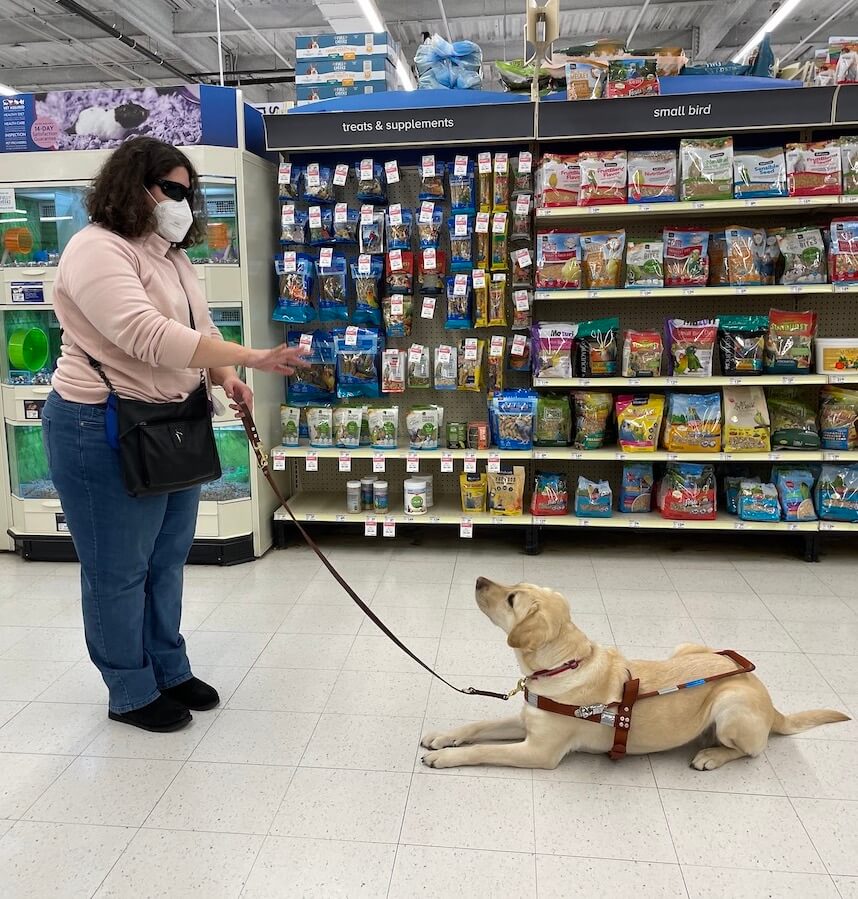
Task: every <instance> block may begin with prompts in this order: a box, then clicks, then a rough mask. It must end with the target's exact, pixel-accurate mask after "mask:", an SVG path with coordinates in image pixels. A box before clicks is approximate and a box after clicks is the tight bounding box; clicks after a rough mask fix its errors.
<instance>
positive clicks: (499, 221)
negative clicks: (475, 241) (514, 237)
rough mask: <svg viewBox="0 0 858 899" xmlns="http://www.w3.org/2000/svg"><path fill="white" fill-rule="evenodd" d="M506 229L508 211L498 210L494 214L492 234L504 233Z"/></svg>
mask: <svg viewBox="0 0 858 899" xmlns="http://www.w3.org/2000/svg"><path fill="white" fill-rule="evenodd" d="M504 231H506V213H505V212H496V213H495V214H494V215H493V216H492V234H503V233H504Z"/></svg>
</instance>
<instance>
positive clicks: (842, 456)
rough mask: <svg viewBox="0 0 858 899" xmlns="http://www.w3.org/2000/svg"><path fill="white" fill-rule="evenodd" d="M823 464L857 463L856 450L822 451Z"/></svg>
mask: <svg viewBox="0 0 858 899" xmlns="http://www.w3.org/2000/svg"><path fill="white" fill-rule="evenodd" d="M822 459H823V461H824V462H858V450H823V451H822Z"/></svg>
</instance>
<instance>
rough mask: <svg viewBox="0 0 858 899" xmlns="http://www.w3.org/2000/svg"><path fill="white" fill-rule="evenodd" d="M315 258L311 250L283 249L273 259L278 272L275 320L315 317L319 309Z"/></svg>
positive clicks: (307, 320) (301, 321)
mask: <svg viewBox="0 0 858 899" xmlns="http://www.w3.org/2000/svg"><path fill="white" fill-rule="evenodd" d="M315 267H316V265H315V260H314V259H313V257H312V256H311V255H310V254H309V253H289V252H286V253H282V254H281V255H280V256H278V258H277V259H276V260H275V262H274V270H275V272H276V274H277V281H278V292H277V306H276V307H275V309H274V313H273V315H272V316H271V317H272V318H273V319H274V321H276V322H295V323H299V324H303V323H304V322H310V321H313V319H314V318H315V317H316V310H315V309H314V308H313V304H312V302H311V301H310V296H311V295H312V293H313V282H314V280H315V279H314V271H315Z"/></svg>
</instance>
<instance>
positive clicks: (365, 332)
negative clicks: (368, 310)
mask: <svg viewBox="0 0 858 899" xmlns="http://www.w3.org/2000/svg"><path fill="white" fill-rule="evenodd" d="M382 349H383V346H382V341H381V337H380V335H379V333H378V331H375V330H372V329H369V328H337V329H336V330H335V331H334V350H335V352H336V357H337V396H338V397H339V398H340V399H350V398H351V397H368V398H375V397H377V396H379V395H380V389H379V382H378V357H379V354H380V352H381V350H382Z"/></svg>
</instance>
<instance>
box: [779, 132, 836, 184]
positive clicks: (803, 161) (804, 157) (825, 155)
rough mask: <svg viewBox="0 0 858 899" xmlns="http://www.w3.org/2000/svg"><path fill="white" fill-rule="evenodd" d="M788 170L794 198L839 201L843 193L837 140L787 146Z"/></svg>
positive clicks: (788, 182)
mask: <svg viewBox="0 0 858 899" xmlns="http://www.w3.org/2000/svg"><path fill="white" fill-rule="evenodd" d="M786 170H787V187H788V189H789V195H790V196H791V197H836V196H839V195H840V193H841V190H842V185H841V170H840V147H839V146H838V144H837V141H836V140H833V139H832V140H826V141H818V142H817V143H796V144H787V145H786Z"/></svg>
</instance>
